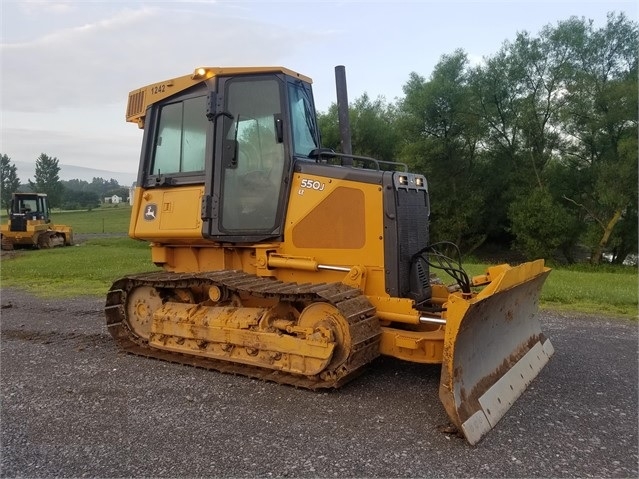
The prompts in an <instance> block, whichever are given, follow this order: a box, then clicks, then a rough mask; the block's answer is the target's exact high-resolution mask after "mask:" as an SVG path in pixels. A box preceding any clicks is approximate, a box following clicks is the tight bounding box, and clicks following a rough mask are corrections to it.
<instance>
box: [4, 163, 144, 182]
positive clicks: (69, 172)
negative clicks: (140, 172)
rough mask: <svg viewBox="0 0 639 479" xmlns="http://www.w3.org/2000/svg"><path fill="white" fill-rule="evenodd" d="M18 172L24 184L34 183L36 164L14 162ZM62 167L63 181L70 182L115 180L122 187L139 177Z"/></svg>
mask: <svg viewBox="0 0 639 479" xmlns="http://www.w3.org/2000/svg"><path fill="white" fill-rule="evenodd" d="M12 163H13V164H14V165H16V168H17V170H18V178H20V182H21V183H22V184H26V183H28V180H31V181H33V179H34V178H33V177H34V175H35V163H29V162H28V161H12ZM58 166H60V173H59V176H60V179H61V180H63V181H69V180H84V181H88V182H89V183H91V181H92V180H93V178H103V179H105V180H110V179H111V178H113V179H114V180H115V181H117V182H118V183H119V184H120V186H131V185H132V184H133V182H134V181H135V180H136V178H137V175H136V174H135V173H122V172H118V171H108V170H97V169H95V168H85V167H83V166H73V165H63V164H59V165H58Z"/></svg>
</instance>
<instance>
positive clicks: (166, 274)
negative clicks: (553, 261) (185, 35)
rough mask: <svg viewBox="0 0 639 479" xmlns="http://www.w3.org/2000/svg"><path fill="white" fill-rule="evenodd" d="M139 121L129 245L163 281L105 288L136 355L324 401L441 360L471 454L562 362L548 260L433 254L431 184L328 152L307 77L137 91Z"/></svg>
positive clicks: (228, 77)
mask: <svg viewBox="0 0 639 479" xmlns="http://www.w3.org/2000/svg"><path fill="white" fill-rule="evenodd" d="M340 83H341V82H339V81H338V96H339V91H340V87H339V85H340ZM342 88H344V89H345V82H344V87H342ZM126 119H127V121H130V122H134V123H137V124H138V126H139V127H140V128H142V129H143V130H144V136H143V141H142V152H141V159H140V168H139V173H138V178H137V188H136V190H135V192H134V204H133V210H132V214H131V222H130V227H129V235H130V236H131V237H132V238H136V239H139V240H143V241H147V242H149V243H150V246H151V259H152V261H153V263H154V264H155V265H156V266H160V267H161V269H159V270H156V271H155V272H150V273H145V274H133V275H129V276H126V277H123V278H121V279H118V280H117V281H115V282H114V283H113V285H112V287H111V289H110V291H109V292H108V295H107V299H106V306H105V310H106V320H107V326H108V329H109V331H110V333H111V334H112V336H113V337H114V338H115V339H116V340H117V342H118V343H119V345H120V346H121V348H122V349H124V350H126V351H129V352H131V353H136V354H140V355H144V356H151V357H156V358H161V359H167V360H170V361H175V362H182V363H186V364H191V365H196V366H200V367H205V368H210V369H215V370H218V371H222V372H230V373H235V374H243V375H246V376H250V377H254V378H261V379H265V380H270V381H275V382H278V383H283V384H291V385H295V386H299V387H306V388H310V389H317V388H333V387H338V386H340V385H342V384H344V383H345V382H347V381H348V380H350V379H352V378H353V377H355V376H356V375H357V374H358V373H360V372H362V370H363V368H365V367H366V366H369V365H371V363H372V362H373V361H374V360H375V358H377V357H378V356H379V355H387V356H392V357H395V358H399V359H401V360H405V361H411V362H417V363H424V364H441V366H442V371H441V384H440V394H439V396H440V399H441V401H442V403H443V405H444V408H445V409H446V411H447V413H448V415H449V417H450V419H451V421H452V422H453V423H454V424H455V426H456V427H457V428H458V430H459V431H460V432H461V433H462V434H463V435H464V436H465V437H466V439H467V440H468V442H469V443H471V444H474V443H476V442H477V441H479V440H480V439H481V437H482V436H483V435H484V434H485V433H486V432H488V431H489V430H490V429H491V428H492V427H494V426H495V424H496V423H497V421H499V419H500V418H501V417H502V416H503V415H504V413H505V412H506V411H507V410H508V409H509V408H510V406H511V405H512V403H513V402H514V401H515V400H516V399H517V397H519V395H520V394H521V393H522V392H523V391H524V390H525V389H526V387H527V385H528V384H529V383H530V382H531V381H532V380H533V379H534V378H535V376H536V375H537V374H538V373H539V371H540V370H541V369H542V368H543V366H544V365H545V364H546V362H547V361H548V359H549V357H550V356H551V355H552V353H553V349H552V345H551V343H550V341H549V340H548V339H546V338H545V336H544V335H543V333H542V331H541V327H540V324H539V321H538V320H537V319H536V317H535V314H536V312H537V304H538V299H539V295H540V291H541V288H542V285H543V283H544V280H545V278H546V276H547V275H548V273H549V269H548V268H546V267H545V266H544V262H543V260H537V261H533V262H529V263H524V264H521V265H518V266H514V267H512V266H509V265H506V264H503V265H499V266H494V267H491V268H489V269H488V270H487V271H486V272H485V274H483V275H480V276H477V277H473V278H470V277H468V275H467V274H466V273H465V272H464V271H463V269H462V268H461V265H460V264H459V263H458V261H456V260H453V259H451V258H448V257H447V256H445V255H444V254H443V253H442V251H444V249H445V248H444V246H442V245H433V244H430V243H429V211H430V203H429V195H428V183H427V181H426V178H425V177H424V176H423V175H421V174H417V173H412V172H409V171H408V169H407V168H406V166H405V165H403V164H400V163H394V162H384V161H378V160H375V159H372V158H364V157H359V156H354V155H352V154H351V152H347V153H341V154H338V153H335V152H333V151H332V150H327V149H323V148H321V145H320V133H319V130H318V126H317V122H316V113H315V106H314V102H313V95H312V90H311V79H310V78H308V77H306V76H303V75H301V74H299V73H296V72H294V71H291V70H288V69H286V68H281V67H258V68H218V67H206V68H198V69H196V70H195V71H194V73H193V74H191V75H186V76H182V77H178V78H173V79H170V80H167V81H163V82H159V83H155V84H152V85H149V86H146V87H144V88H141V89H139V90H135V91H133V92H131V93H130V95H129V102H128V107H127V114H126ZM436 268H441V269H443V270H444V272H447V273H449V274H450V275H451V276H452V277H453V278H455V281H453V280H450V281H451V282H452V283H453V284H451V285H447V284H445V282H444V281H442V280H439V279H437V278H436V277H433V275H432V273H433V272H434V270H435V269H436ZM444 277H445V278H447V277H448V275H444Z"/></svg>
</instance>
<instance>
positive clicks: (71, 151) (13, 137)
mask: <svg viewBox="0 0 639 479" xmlns="http://www.w3.org/2000/svg"><path fill="white" fill-rule="evenodd" d="M126 127H131V128H126ZM141 142H142V135H141V132H139V131H138V130H137V129H136V128H135V127H134V126H133V125H130V124H129V125H124V126H123V128H122V133H121V134H118V141H117V142H114V141H113V137H112V136H111V135H106V134H104V135H99V134H85V133H83V132H81V131H79V132H61V131H52V130H37V129H26V128H3V129H2V152H3V153H7V154H8V155H9V157H10V158H11V160H12V161H26V162H35V160H36V158H38V156H40V154H41V153H46V154H47V155H49V156H53V157H56V158H58V159H59V160H60V163H64V164H67V165H75V166H84V167H93V168H100V169H103V170H110V171H117V172H124V173H135V172H137V169H138V161H139V157H140V145H141ZM22 179H23V180H24V178H22Z"/></svg>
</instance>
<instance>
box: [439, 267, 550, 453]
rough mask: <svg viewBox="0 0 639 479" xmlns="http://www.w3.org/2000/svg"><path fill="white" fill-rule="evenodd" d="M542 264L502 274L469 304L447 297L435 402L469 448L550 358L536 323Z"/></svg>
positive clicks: (543, 274) (543, 272) (544, 272)
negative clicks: (440, 370) (442, 409)
mask: <svg viewBox="0 0 639 479" xmlns="http://www.w3.org/2000/svg"><path fill="white" fill-rule="evenodd" d="M549 272H550V269H549V268H545V267H544V262H543V260H538V261H534V262H530V263H524V264H522V265H519V266H516V267H513V268H509V267H508V268H505V269H504V270H503V271H502V272H501V273H500V274H499V275H497V277H496V278H495V279H494V280H493V281H492V282H491V283H490V284H489V285H488V286H486V287H485V288H484V290H482V291H481V292H480V293H478V294H477V296H475V297H474V298H472V299H464V298H462V297H461V296H456V295H455V296H452V295H451V297H449V301H448V308H447V315H446V333H445V339H444V352H443V364H442V374H441V382H440V387H439V397H440V399H441V401H442V403H443V404H444V407H445V408H446V412H447V413H448V415H449V416H450V418H451V420H452V421H453V423H454V424H455V425H456V426H457V428H458V429H459V431H461V432H462V433H463V435H464V436H465V437H466V440H467V441H468V442H469V443H470V444H476V443H477V442H479V440H480V439H481V438H482V437H483V436H484V435H485V434H486V433H487V432H488V431H490V430H491V429H492V428H493V427H495V424H497V422H498V421H499V420H500V419H501V418H502V417H503V416H504V414H505V413H506V411H508V409H510V407H511V406H512V405H513V403H514V402H515V401H516V400H517V398H518V397H519V396H520V395H521V394H522V393H523V392H524V391H525V390H526V388H527V387H528V385H529V384H530V382H531V381H532V380H533V379H534V378H535V377H536V376H537V374H538V373H539V371H541V369H543V367H544V366H545V365H546V363H547V362H548V360H549V359H550V356H552V354H553V352H554V351H553V347H552V344H551V343H550V341H549V340H548V339H546V338H545V336H544V335H543V333H542V331H541V325H540V323H539V320H538V319H537V318H536V314H537V310H538V302H539V296H540V294H541V288H542V286H543V284H544V281H545V280H546V277H547V276H548V273H549Z"/></svg>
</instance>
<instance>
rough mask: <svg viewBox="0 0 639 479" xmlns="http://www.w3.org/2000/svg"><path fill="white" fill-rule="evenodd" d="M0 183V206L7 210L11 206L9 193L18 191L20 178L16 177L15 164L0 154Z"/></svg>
mask: <svg viewBox="0 0 639 479" xmlns="http://www.w3.org/2000/svg"><path fill="white" fill-rule="evenodd" d="M0 185H1V187H2V194H1V198H0V199H1V201H2V208H5V209H6V210H7V213H9V208H10V206H11V194H12V193H14V192H16V191H18V188H19V187H20V178H18V169H17V167H16V165H14V164H12V163H11V158H9V156H8V155H6V154H4V153H2V154H0Z"/></svg>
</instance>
